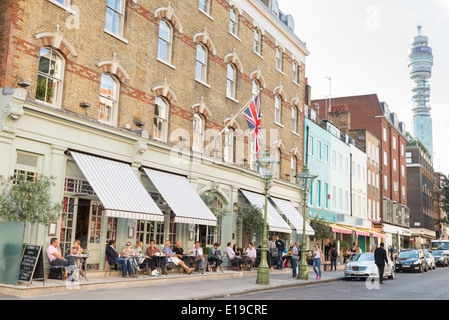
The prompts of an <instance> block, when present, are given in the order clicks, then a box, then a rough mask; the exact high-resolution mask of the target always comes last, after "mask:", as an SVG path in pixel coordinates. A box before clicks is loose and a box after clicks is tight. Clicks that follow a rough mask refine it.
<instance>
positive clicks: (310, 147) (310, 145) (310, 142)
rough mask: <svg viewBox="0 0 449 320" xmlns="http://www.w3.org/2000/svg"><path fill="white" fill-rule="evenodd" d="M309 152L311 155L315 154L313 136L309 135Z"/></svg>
mask: <svg viewBox="0 0 449 320" xmlns="http://www.w3.org/2000/svg"><path fill="white" fill-rule="evenodd" d="M307 153H308V155H309V156H313V137H310V136H309V140H308V141H307Z"/></svg>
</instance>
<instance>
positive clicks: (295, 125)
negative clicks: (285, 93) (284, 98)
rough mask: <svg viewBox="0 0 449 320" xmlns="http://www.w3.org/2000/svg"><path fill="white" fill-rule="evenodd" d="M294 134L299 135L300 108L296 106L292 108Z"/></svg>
mask: <svg viewBox="0 0 449 320" xmlns="http://www.w3.org/2000/svg"><path fill="white" fill-rule="evenodd" d="M292 132H293V133H296V134H297V133H298V108H297V107H296V106H295V105H293V106H292Z"/></svg>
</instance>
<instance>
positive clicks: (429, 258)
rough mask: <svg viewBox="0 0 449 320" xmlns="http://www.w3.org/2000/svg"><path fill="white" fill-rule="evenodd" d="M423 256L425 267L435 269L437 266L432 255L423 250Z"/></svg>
mask: <svg viewBox="0 0 449 320" xmlns="http://www.w3.org/2000/svg"><path fill="white" fill-rule="evenodd" d="M424 255H425V256H426V260H427V266H428V267H429V269H436V268H437V265H436V262H435V258H434V256H433V255H432V253H431V252H430V251H429V250H424Z"/></svg>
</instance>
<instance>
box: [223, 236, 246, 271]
mask: <svg viewBox="0 0 449 320" xmlns="http://www.w3.org/2000/svg"><path fill="white" fill-rule="evenodd" d="M226 254H227V255H228V259H229V262H231V266H232V264H233V263H237V266H240V265H241V264H242V263H243V259H242V258H240V257H237V256H236V255H235V252H234V250H233V249H232V248H231V243H230V242H228V243H227V247H226Z"/></svg>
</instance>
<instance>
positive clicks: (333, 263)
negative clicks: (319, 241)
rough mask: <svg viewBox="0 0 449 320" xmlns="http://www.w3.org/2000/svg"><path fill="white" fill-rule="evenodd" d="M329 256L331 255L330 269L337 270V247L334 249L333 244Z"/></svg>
mask: <svg viewBox="0 0 449 320" xmlns="http://www.w3.org/2000/svg"><path fill="white" fill-rule="evenodd" d="M330 256H331V271H332V269H334V271H337V257H338V252H337V249H335V246H332V249H331V252H330Z"/></svg>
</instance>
